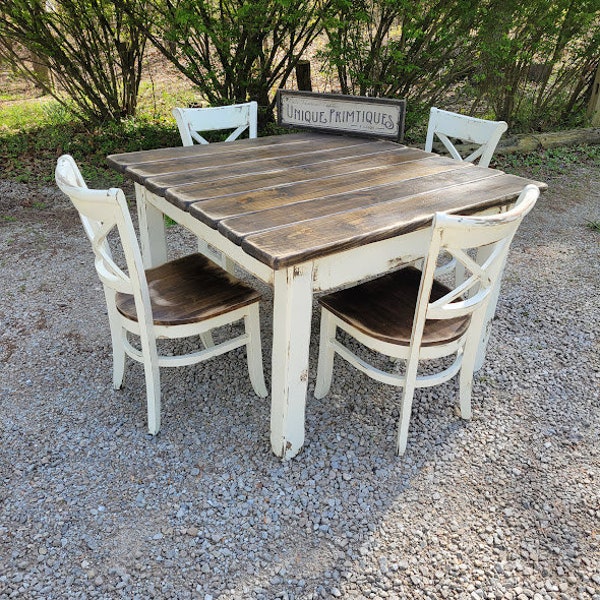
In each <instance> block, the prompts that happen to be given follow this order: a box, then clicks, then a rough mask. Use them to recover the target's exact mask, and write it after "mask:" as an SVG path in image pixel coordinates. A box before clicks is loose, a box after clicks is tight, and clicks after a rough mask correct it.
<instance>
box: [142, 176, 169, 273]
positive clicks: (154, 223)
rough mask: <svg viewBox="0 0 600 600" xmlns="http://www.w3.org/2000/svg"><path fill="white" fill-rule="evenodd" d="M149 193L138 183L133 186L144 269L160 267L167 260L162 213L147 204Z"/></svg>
mask: <svg viewBox="0 0 600 600" xmlns="http://www.w3.org/2000/svg"><path fill="white" fill-rule="evenodd" d="M149 193H150V192H149V191H148V190H147V189H146V188H145V187H144V186H143V185H140V184H139V183H136V184H135V200H136V204H137V213H138V223H139V230H140V245H141V247H142V260H143V262H144V267H145V268H146V269H148V268H150V267H155V266H158V265H162V264H163V263H164V262H166V260H167V239H166V232H165V217H164V215H163V213H162V212H161V211H160V210H158V209H157V208H155V207H154V206H153V205H152V204H151V203H150V202H148V200H147V198H146V195H147V194H149Z"/></svg>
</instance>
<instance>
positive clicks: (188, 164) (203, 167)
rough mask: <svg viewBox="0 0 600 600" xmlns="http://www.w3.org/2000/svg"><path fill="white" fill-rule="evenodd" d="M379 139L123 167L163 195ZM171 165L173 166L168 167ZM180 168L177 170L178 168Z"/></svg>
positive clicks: (361, 147)
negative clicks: (273, 154)
mask: <svg viewBox="0 0 600 600" xmlns="http://www.w3.org/2000/svg"><path fill="white" fill-rule="evenodd" d="M384 149H385V146H383V142H366V143H362V144H360V143H359V144H357V145H346V144H344V145H342V146H337V145H332V146H331V147H330V148H325V149H323V148H322V147H321V146H319V149H316V148H315V149H311V150H310V151H308V150H307V149H302V150H297V151H296V152H294V153H293V154H291V153H290V154H284V155H281V156H277V157H276V158H257V157H256V155H255V154H253V153H250V152H247V153H245V154H244V155H243V158H242V157H241V156H237V157H235V160H219V159H218V158H214V157H213V158H212V159H210V160H209V159H208V158H207V159H205V158H204V157H203V160H202V161H194V160H193V159H186V160H185V161H180V163H179V165H178V166H177V167H176V168H177V169H178V171H171V172H168V173H163V174H162V176H160V177H159V176H157V174H156V173H155V169H158V170H160V169H168V165H166V164H165V165H164V166H163V165H161V166H158V167H157V166H156V164H151V165H142V166H134V167H130V168H129V169H128V171H127V173H128V175H129V176H131V177H132V178H133V179H134V180H135V181H137V182H138V183H143V184H144V185H145V186H146V187H147V188H148V189H149V190H150V191H151V192H154V193H155V194H158V195H160V196H163V195H164V194H165V193H166V191H167V190H168V189H169V188H170V187H174V186H181V185H188V184H194V183H200V182H212V181H220V180H221V179H223V177H224V174H225V173H226V176H227V177H231V178H236V177H247V176H249V175H253V174H259V173H268V172H275V173H276V172H280V171H284V170H286V169H288V168H290V167H296V166H300V165H313V164H314V165H318V164H321V163H323V162H327V161H335V160H340V159H343V158H348V157H353V156H368V155H369V154H375V153H377V152H379V151H381V150H384ZM171 168H175V167H171ZM179 169H181V170H179Z"/></svg>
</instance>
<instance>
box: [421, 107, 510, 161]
mask: <svg viewBox="0 0 600 600" xmlns="http://www.w3.org/2000/svg"><path fill="white" fill-rule="evenodd" d="M507 129H508V125H507V124H506V122H505V121H488V120H487V119H478V118H476V117H469V116H466V115H459V114H457V113H453V112H449V111H447V110H440V109H439V108H432V109H431V111H430V114H429V125H428V127H427V138H426V139H425V151H426V152H431V150H432V148H433V138H434V136H437V137H438V138H439V139H440V140H441V142H442V143H443V144H444V146H445V148H446V149H447V150H448V152H449V153H450V156H452V158H454V159H455V160H464V161H467V162H474V161H475V160H477V158H479V163H478V164H479V166H480V167H487V166H488V165H489V164H490V160H492V155H493V154H494V150H495V149H496V146H497V145H498V142H499V141H500V138H501V137H502V134H503V133H504V132H505V131H506V130H507ZM450 138H457V139H459V140H461V141H463V142H470V143H472V144H479V148H477V149H476V150H475V151H473V152H472V153H471V154H469V155H468V156H466V157H464V158H463V157H462V156H461V154H460V153H459V151H458V150H457V149H456V146H455V145H454V144H453V143H452V141H451V140H450Z"/></svg>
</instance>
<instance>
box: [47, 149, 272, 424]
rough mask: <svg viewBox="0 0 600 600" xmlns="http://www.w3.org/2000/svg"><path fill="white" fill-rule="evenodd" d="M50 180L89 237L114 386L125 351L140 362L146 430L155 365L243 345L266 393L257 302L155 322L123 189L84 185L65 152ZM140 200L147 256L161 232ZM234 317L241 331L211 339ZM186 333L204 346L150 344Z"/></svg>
mask: <svg viewBox="0 0 600 600" xmlns="http://www.w3.org/2000/svg"><path fill="white" fill-rule="evenodd" d="M56 183H57V185H58V187H59V188H60V189H61V190H62V191H63V192H64V193H65V194H66V195H67V196H69V198H70V199H71V201H72V202H73V205H74V206H75V208H76V209H77V210H78V212H79V215H80V217H81V221H82V223H83V227H84V229H85V232H86V234H87V235H88V237H89V239H90V241H91V243H92V249H93V251H94V256H95V265H96V270H97V273H98V276H99V278H100V280H101V281H102V283H103V285H104V294H105V297H106V304H107V309H108V316H109V322H110V330H111V338H112V347H113V385H114V388H115V389H119V388H120V387H121V385H122V383H123V376H124V372H125V357H126V356H129V357H130V358H132V359H133V360H135V361H137V362H140V363H142V364H143V365H144V373H145V377H146V392H147V405H148V430H149V432H150V433H151V434H156V433H158V431H159V430H160V374H159V367H179V366H184V365H191V364H195V363H199V362H201V361H205V360H208V359H210V358H213V357H215V356H218V355H220V354H223V353H225V352H229V351H230V350H234V349H235V348H239V347H241V346H246V351H247V356H248V370H249V375H250V381H251V383H252V386H253V388H254V391H255V392H256V393H257V394H258V395H259V396H261V397H266V396H267V388H266V385H265V381H264V376H263V367H262V350H261V343H260V324H259V304H258V302H254V303H252V304H250V305H248V306H244V307H242V308H238V309H236V310H231V311H228V312H225V313H224V314H221V315H218V316H216V317H212V318H209V319H205V320H203V321H201V322H193V323H189V324H179V325H159V324H157V323H155V322H154V320H153V316H152V308H151V302H150V291H149V288H148V283H147V280H146V276H145V271H144V265H143V263H142V256H141V252H140V247H139V246H138V243H137V240H136V237H135V231H134V228H133V223H132V221H131V217H130V214H129V211H128V209H127V203H126V200H125V196H124V194H123V192H122V191H121V190H120V189H114V188H113V189H109V190H91V189H88V187H87V185H86V183H85V181H84V179H83V177H82V176H81V173H80V171H79V169H78V167H77V165H76V164H75V161H74V160H73V158H72V157H71V156H68V155H63V156H61V157H60V158H59V159H58V163H57V166H56ZM138 192H140V194H141V196H142V197H143V196H144V193H143V188H142V190H138ZM140 204H142V205H144V206H141V207H140V215H141V217H142V220H145V219H147V218H149V221H148V222H145V224H144V229H145V231H146V249H147V250H148V251H149V256H151V257H152V258H153V259H156V258H157V257H161V255H162V250H163V249H164V239H163V240H161V239H160V238H161V235H160V233H161V230H162V231H163V234H164V228H163V219H162V215H161V219H160V220H159V219H157V218H155V214H154V212H155V211H153V210H149V211H148V212H146V211H145V205H146V203H145V202H144V201H143V200H142V201H141V202H140ZM151 226H158V227H159V229H158V235H157V237H156V238H155V239H153V243H155V244H157V246H158V248H159V250H156V249H152V247H153V244H150V242H149V238H148V231H149V228H150V227H151ZM115 228H116V229H117V231H118V234H119V239H120V241H121V247H122V249H123V253H124V256H125V263H126V271H123V270H122V269H121V268H120V267H119V266H118V265H117V264H116V262H115V261H114V260H113V256H112V253H111V249H110V245H109V241H108V236H109V233H110V232H111V231H112V230H113V229H115ZM161 228H163V229H161ZM148 262H150V260H148ZM119 292H120V293H125V294H131V295H133V296H134V298H135V305H136V312H137V317H138V320H137V321H134V320H131V319H128V318H127V317H125V316H124V315H123V314H122V313H121V312H119V310H118V309H117V305H116V295H117V293H119ZM240 320H244V324H245V328H244V329H245V330H244V333H243V334H241V335H239V336H237V337H233V338H230V339H228V340H226V341H224V342H222V343H219V344H216V345H215V344H214V343H213V341H212V337H211V330H212V329H214V328H215V327H221V326H223V325H227V324H229V323H234V322H236V321H240ZM128 334H133V335H134V336H137V337H138V338H139V341H140V346H141V350H140V349H138V348H136V347H134V346H133V345H132V344H131V342H130V341H129V337H128ZM191 336H199V337H200V338H201V340H202V342H203V344H204V346H205V347H204V348H203V349H202V348H201V349H198V350H194V351H192V352H189V353H187V354H181V355H175V356H172V355H167V356H163V355H161V354H159V352H158V349H157V344H156V341H157V340H158V339H161V338H164V339H179V338H188V337H191Z"/></svg>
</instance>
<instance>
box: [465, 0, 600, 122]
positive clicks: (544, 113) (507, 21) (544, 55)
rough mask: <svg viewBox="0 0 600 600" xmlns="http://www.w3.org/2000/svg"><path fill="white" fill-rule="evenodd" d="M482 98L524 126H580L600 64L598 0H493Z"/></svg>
mask: <svg viewBox="0 0 600 600" xmlns="http://www.w3.org/2000/svg"><path fill="white" fill-rule="evenodd" d="M478 36H479V39H480V43H479V45H478V56H479V61H478V65H479V66H478V69H477V73H476V90H477V92H478V100H480V101H485V102H487V103H488V104H489V106H490V107H491V108H492V109H493V111H494V113H495V115H496V116H497V118H499V119H504V120H506V121H509V122H510V123H511V125H515V126H517V127H518V128H520V129H521V130H526V129H532V130H547V129H549V128H556V127H561V126H565V125H567V126H568V125H570V126H573V125H581V124H582V122H583V119H584V108H585V101H586V100H587V93H588V90H589V89H590V86H591V78H592V77H593V75H594V73H595V70H596V66H597V64H598V51H597V49H598V46H599V44H600V3H599V2H598V0H535V1H532V2H525V3H524V2H521V1H520V0H487V2H484V3H483V4H482V10H481V22H480V25H479V28H478Z"/></svg>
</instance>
